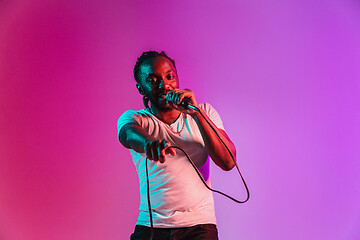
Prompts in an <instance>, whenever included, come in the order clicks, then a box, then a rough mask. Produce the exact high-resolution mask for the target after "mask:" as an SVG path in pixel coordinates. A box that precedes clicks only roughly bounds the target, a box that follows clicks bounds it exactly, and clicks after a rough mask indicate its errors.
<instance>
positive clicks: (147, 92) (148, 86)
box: [134, 51, 179, 111]
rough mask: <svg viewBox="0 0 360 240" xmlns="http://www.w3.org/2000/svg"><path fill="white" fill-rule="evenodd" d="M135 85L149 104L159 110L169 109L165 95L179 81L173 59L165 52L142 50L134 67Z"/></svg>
mask: <svg viewBox="0 0 360 240" xmlns="http://www.w3.org/2000/svg"><path fill="white" fill-rule="evenodd" d="M134 78H135V80H136V82H137V83H136V87H137V89H138V91H139V93H140V94H141V95H143V96H144V97H147V98H148V99H149V100H150V102H151V104H152V105H154V106H155V107H157V108H158V109H160V110H161V111H169V110H170V109H171V108H169V106H168V105H167V102H166V100H165V95H166V93H168V92H169V91H171V90H172V89H174V88H178V85H179V81H178V76H177V72H176V67H175V61H174V60H172V59H171V58H169V57H168V56H167V55H166V54H165V52H161V53H158V52H155V51H148V52H144V53H143V54H142V55H141V56H140V57H139V58H138V61H137V62H136V65H135V68H134Z"/></svg>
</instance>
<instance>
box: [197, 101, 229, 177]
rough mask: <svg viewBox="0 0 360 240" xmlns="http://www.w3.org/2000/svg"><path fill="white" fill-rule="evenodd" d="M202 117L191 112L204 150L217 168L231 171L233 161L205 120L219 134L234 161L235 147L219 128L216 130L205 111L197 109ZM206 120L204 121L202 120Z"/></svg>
mask: <svg viewBox="0 0 360 240" xmlns="http://www.w3.org/2000/svg"><path fill="white" fill-rule="evenodd" d="M199 110H200V111H201V113H202V115H201V114H200V113H199V112H193V113H192V114H191V116H192V117H193V118H194V120H195V121H196V123H197V125H198V127H199V130H200V132H201V136H202V138H203V140H204V143H205V148H206V151H207V152H208V154H209V155H210V157H211V159H212V160H213V161H214V162H215V164H216V165H217V166H219V167H220V168H221V169H222V170H224V171H229V170H231V169H232V168H233V167H234V166H235V163H234V161H233V159H232V158H231V156H230V154H229V152H228V150H227V149H226V147H225V146H224V144H223V143H222V142H221V140H220V139H219V137H218V136H217V135H216V133H215V132H214V130H213V129H212V128H211V127H210V126H209V124H208V123H207V121H206V120H208V122H209V123H210V124H211V126H212V127H213V128H214V129H215V130H216V132H217V133H218V134H219V136H220V137H221V139H222V140H223V141H224V143H225V144H226V146H227V147H228V148H229V150H230V151H231V153H232V155H233V156H234V158H235V159H236V149H235V145H234V144H233V143H232V141H231V140H230V138H229V137H228V135H227V134H226V132H225V131H224V130H222V129H220V128H218V127H217V126H216V125H215V124H214V123H213V122H212V121H211V119H210V118H209V117H208V116H207V115H206V113H205V111H204V110H203V109H201V108H199ZM204 117H205V118H206V120H205V119H204Z"/></svg>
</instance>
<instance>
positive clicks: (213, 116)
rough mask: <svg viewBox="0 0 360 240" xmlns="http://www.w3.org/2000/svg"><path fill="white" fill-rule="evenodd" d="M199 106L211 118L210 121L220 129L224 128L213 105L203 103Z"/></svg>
mask: <svg viewBox="0 0 360 240" xmlns="http://www.w3.org/2000/svg"><path fill="white" fill-rule="evenodd" d="M199 107H200V108H202V109H203V110H204V111H205V113H206V115H207V116H208V117H209V118H210V119H211V121H212V122H213V123H214V124H215V125H216V126H217V127H218V128H220V129H222V130H225V129H224V125H223V122H222V120H221V118H220V115H219V113H218V112H217V111H216V110H215V108H214V107H213V106H211V104H210V103H203V104H200V105H199Z"/></svg>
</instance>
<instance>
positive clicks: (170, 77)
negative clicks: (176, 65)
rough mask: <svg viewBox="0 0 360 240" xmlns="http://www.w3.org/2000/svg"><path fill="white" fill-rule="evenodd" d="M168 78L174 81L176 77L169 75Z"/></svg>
mask: <svg viewBox="0 0 360 240" xmlns="http://www.w3.org/2000/svg"><path fill="white" fill-rule="evenodd" d="M167 78H168V79H169V80H171V79H174V78H175V76H174V75H168V76H167Z"/></svg>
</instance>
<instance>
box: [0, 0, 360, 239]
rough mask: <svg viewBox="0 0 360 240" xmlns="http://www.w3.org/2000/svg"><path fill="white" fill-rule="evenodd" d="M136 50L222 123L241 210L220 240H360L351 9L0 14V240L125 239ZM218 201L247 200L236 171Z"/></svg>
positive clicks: (218, 181) (89, 7)
mask: <svg viewBox="0 0 360 240" xmlns="http://www.w3.org/2000/svg"><path fill="white" fill-rule="evenodd" d="M145 50H159V51H161V50H165V51H166V52H167V53H168V54H169V55H170V56H171V57H172V58H174V59H175V60H176V63H177V69H178V74H179V78H180V86H181V87H182V88H185V87H186V88H190V89H192V90H193V91H194V92H195V94H196V96H197V99H198V102H210V103H211V104H212V105H213V106H214V107H215V108H216V109H217V110H218V111H219V113H220V114H221V116H222V119H223V122H224V124H225V128H226V129H227V132H228V134H229V136H230V137H231V138H232V139H233V142H234V143H235V145H236V147H237V152H238V163H239V166H240V169H241V170H242V172H243V174H244V176H245V178H246V180H247V183H248V185H249V188H250V191H251V199H250V201H249V202H248V203H246V204H244V205H238V204H236V203H233V202H231V201H230V200H228V199H225V198H223V197H222V196H218V195H215V202H216V203H215V204H216V211H217V218H218V228H219V232H220V233H219V235H220V239H222V240H233V239H234V240H238V239H244V240H262V239H270V240H275V239H276V240H278V239H292V240H303V239H310V240H318V239H324V240H339V239H345V240H356V239H360V227H359V226H360V204H359V202H360V161H359V160H360V127H359V125H360V124H359V123H360V110H359V109H360V96H359V92H360V4H359V2H358V1H355V0H331V1H329V0H302V1H301V0H294V1H285V0H279V1H270V0H269V1H266V0H258V1H248V0H239V1H234V0H222V1H210V0H206V1H205V0H204V1H192V0H181V1H170V0H169V1H163V0H156V1H145V0H144V1H140V0H135V1H129V0H128V1H119V0H109V1H100V0H88V1H85V0H82V1H81V0H68V1H65V0H52V1H47V0H23V1H17V0H2V1H0V84H1V85H0V107H1V109H0V110H1V111H0V126H1V132H0V239H1V240H49V239H51V240H60V239H64V240H73V239H74V240H78V239H86V240H99V239H109V240H113V239H128V238H129V235H130V234H131V232H132V231H133V228H134V224H135V222H136V219H137V214H138V205H139V190H138V179H137V174H136V171H135V167H134V166H133V163H132V161H131V158H130V154H129V152H128V150H127V149H125V148H124V147H122V146H121V145H120V144H119V143H118V141H117V137H116V121H117V119H118V117H119V116H120V115H121V114H122V113H123V112H124V111H125V110H127V109H140V108H142V102H141V96H140V95H139V94H138V93H137V90H136V88H135V81H134V80H133V77H132V70H133V66H134V64H135V61H136V58H137V57H138V56H139V55H140V54H141V52H142V51H145ZM212 182H213V186H214V187H215V188H216V189H219V190H223V191H225V192H227V193H229V194H231V195H234V196H236V197H237V198H240V199H243V198H244V197H245V196H244V190H243V186H242V184H241V182H240V178H239V177H238V175H237V173H236V171H235V170H233V171H231V172H222V171H221V170H218V169H217V168H216V167H215V166H213V167H212Z"/></svg>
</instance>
